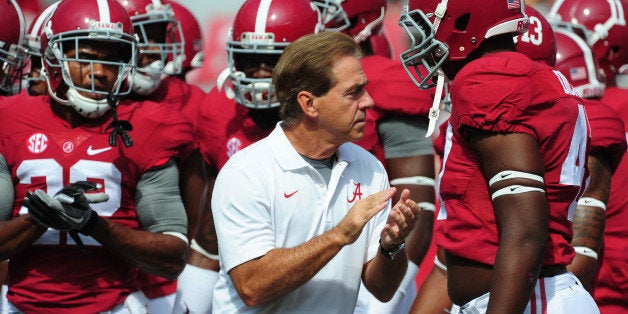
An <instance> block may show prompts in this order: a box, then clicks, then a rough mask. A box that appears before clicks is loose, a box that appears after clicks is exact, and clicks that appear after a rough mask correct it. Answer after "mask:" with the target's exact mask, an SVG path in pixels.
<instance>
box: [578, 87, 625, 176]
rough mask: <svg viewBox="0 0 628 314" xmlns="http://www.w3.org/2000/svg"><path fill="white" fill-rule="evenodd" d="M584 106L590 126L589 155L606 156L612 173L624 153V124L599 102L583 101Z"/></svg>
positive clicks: (614, 113) (615, 114)
mask: <svg viewBox="0 0 628 314" xmlns="http://www.w3.org/2000/svg"><path fill="white" fill-rule="evenodd" d="M584 106H585V109H586V111H587V117H588V119H589V124H590V125H591V153H592V154H605V155H606V156H608V157H609V161H610V164H611V170H612V171H613V172H614V171H615V169H617V166H619V163H620V162H621V159H622V157H623V156H624V153H626V132H625V131H624V130H625V126H624V122H623V121H622V120H621V118H620V117H619V115H618V114H617V112H616V111H615V110H613V109H612V108H611V107H609V106H608V105H606V104H605V103H603V102H601V101H597V100H592V99H585V100H584Z"/></svg>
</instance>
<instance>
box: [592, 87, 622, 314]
mask: <svg viewBox="0 0 628 314" xmlns="http://www.w3.org/2000/svg"><path fill="white" fill-rule="evenodd" d="M602 101H603V102H604V103H605V104H607V105H609V106H610V107H611V108H613V109H614V110H615V111H616V112H617V113H618V115H619V117H620V118H621V120H622V121H624V123H625V124H624V128H625V134H624V135H625V136H626V137H628V123H626V122H628V89H621V88H618V87H609V88H607V89H606V92H605V93H604V97H603V98H602ZM626 186H628V154H624V156H623V158H622V162H621V163H620V164H619V166H618V167H617V169H616V170H615V173H614V174H613V178H612V180H611V192H610V198H609V200H608V203H607V204H606V226H605V228H604V243H603V248H602V250H601V251H600V253H601V254H600V259H599V260H598V266H599V267H600V269H599V275H598V277H597V282H596V284H595V287H594V291H593V298H594V299H595V302H596V303H597V304H598V306H599V308H600V312H601V313H605V314H610V313H613V314H614V313H625V311H626V309H627V308H628V241H627V240H626V239H628V226H627V225H626V221H628V194H626Z"/></svg>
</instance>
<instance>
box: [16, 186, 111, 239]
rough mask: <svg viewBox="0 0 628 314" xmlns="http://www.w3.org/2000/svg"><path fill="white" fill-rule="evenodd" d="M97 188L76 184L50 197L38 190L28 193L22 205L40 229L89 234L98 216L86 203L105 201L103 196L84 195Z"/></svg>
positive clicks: (107, 197) (102, 194)
mask: <svg viewBox="0 0 628 314" xmlns="http://www.w3.org/2000/svg"><path fill="white" fill-rule="evenodd" d="M97 188H98V186H97V185H96V184H95V183H92V182H88V181H78V182H75V183H72V184H70V185H68V186H66V187H64V188H63V189H61V190H60V191H59V192H57V193H56V194H55V196H54V197H50V196H49V195H48V194H46V192H44V191H42V190H36V191H35V192H30V191H29V192H27V193H26V197H25V198H24V201H23V204H24V206H26V207H27V208H28V211H29V213H30V214H31V216H33V218H34V219H35V221H37V222H38V223H39V224H40V225H42V226H45V227H50V228H53V229H57V230H60V231H79V232H81V233H84V234H89V233H90V232H91V231H92V229H93V227H94V225H95V223H96V221H97V220H98V215H97V214H96V212H94V211H93V210H92V209H91V207H90V206H89V204H90V203H98V202H104V201H107V200H108V199H109V196H108V195H107V194H105V193H87V194H86V193H84V192H85V191H91V190H95V189H97Z"/></svg>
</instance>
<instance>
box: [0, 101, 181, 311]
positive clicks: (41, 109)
mask: <svg viewBox="0 0 628 314" xmlns="http://www.w3.org/2000/svg"><path fill="white" fill-rule="evenodd" d="M26 107H28V110H25V108H26ZM118 116H119V119H120V120H127V121H129V122H130V123H131V124H132V125H133V130H132V131H128V133H129V135H130V136H131V138H132V139H133V141H134V145H133V146H130V147H126V146H125V145H124V144H123V142H122V140H121V139H120V138H118V142H117V146H115V147H112V146H110V145H109V136H110V133H111V132H110V130H107V129H106V127H107V126H108V125H109V123H110V122H111V114H107V115H105V116H103V117H101V118H98V119H93V120H90V121H89V122H88V123H86V124H83V125H80V126H77V127H74V128H73V127H72V126H71V125H70V124H68V123H67V122H66V121H65V120H63V119H61V118H59V117H58V116H57V115H55V114H54V113H53V112H52V110H51V108H50V98H49V97H48V96H39V97H31V96H26V95H16V96H13V97H10V98H4V99H2V105H0V153H1V154H2V155H3V156H4V157H5V159H6V161H7V164H8V167H9V171H10V173H11V177H12V179H13V182H14V186H15V200H14V210H13V217H17V216H19V215H22V214H25V213H27V209H26V208H25V207H22V205H21V201H22V199H23V198H24V196H25V194H26V191H29V190H31V191H32V190H35V189H42V190H44V191H47V193H48V194H50V195H53V194H55V193H56V192H57V191H59V190H60V189H61V188H62V187H63V186H65V185H67V184H69V183H71V182H76V181H79V180H89V181H92V182H97V183H100V184H101V185H102V187H103V188H102V190H101V192H105V193H107V194H108V195H109V200H108V201H106V202H103V203H97V204H92V205H91V207H92V209H93V210H95V211H96V212H97V213H98V215H100V216H101V217H106V218H108V219H110V220H112V221H115V222H117V223H120V224H123V225H125V226H127V227H130V228H134V229H138V228H140V226H139V221H138V217H137V214H136V211H135V201H134V200H135V192H136V187H137V183H138V180H139V179H140V177H141V176H142V174H144V173H145V172H146V171H148V170H150V169H152V168H154V167H155V166H162V165H164V164H165V163H166V162H167V161H168V160H170V159H173V158H180V157H181V156H183V155H186V154H188V153H189V150H190V149H191V147H192V145H193V138H192V136H193V128H192V125H191V124H190V123H189V121H188V120H187V118H185V117H184V116H183V115H182V114H180V113H178V112H177V111H175V110H173V109H170V108H168V107H166V106H162V105H159V104H157V103H153V102H137V103H131V102H123V103H121V105H120V106H119V107H118ZM81 238H82V241H83V243H84V244H85V245H86V246H87V248H86V253H82V252H81V251H80V250H79V248H78V247H77V246H76V245H75V242H74V241H73V240H72V239H71V238H70V237H68V235H67V233H65V232H59V231H56V230H53V229H49V230H48V231H46V233H44V234H43V235H42V236H41V237H40V238H39V239H37V240H36V241H35V242H34V243H33V245H31V246H29V247H28V248H26V249H25V250H24V251H22V252H20V253H19V254H17V255H15V256H14V257H12V258H11V262H10V265H9V278H10V283H9V292H8V295H7V296H8V299H9V300H10V301H11V303H13V304H14V305H15V306H16V307H18V308H19V309H20V310H22V311H24V312H27V313H28V312H31V313H35V312H36V313H44V312H49V313H61V312H64V311H66V312H68V311H69V312H72V313H96V312H100V311H106V310H110V309H111V308H113V307H114V306H116V305H118V304H120V303H121V302H123V301H124V298H125V297H126V296H127V295H128V294H129V293H131V292H133V291H137V289H138V287H137V282H136V280H135V279H136V273H137V269H136V267H134V266H133V265H131V264H128V263H126V262H124V261H123V260H121V259H120V258H118V257H117V256H115V255H113V254H112V253H110V252H109V250H107V249H105V248H103V247H102V246H101V245H100V244H99V243H98V242H96V241H95V240H94V239H93V238H91V237H88V236H82V235H81Z"/></svg>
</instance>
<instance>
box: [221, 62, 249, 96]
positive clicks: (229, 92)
mask: <svg viewBox="0 0 628 314" xmlns="http://www.w3.org/2000/svg"><path fill="white" fill-rule="evenodd" d="M230 73H231V72H230V71H229V68H226V69H224V70H222V72H220V74H219V75H218V79H217V80H216V88H218V91H220V90H221V89H222V88H223V87H224V88H225V95H226V96H227V98H229V99H234V98H235V93H234V92H233V89H231V87H229V86H227V85H225V83H226V82H227V79H229V74H230ZM242 74H244V73H242Z"/></svg>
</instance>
